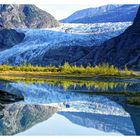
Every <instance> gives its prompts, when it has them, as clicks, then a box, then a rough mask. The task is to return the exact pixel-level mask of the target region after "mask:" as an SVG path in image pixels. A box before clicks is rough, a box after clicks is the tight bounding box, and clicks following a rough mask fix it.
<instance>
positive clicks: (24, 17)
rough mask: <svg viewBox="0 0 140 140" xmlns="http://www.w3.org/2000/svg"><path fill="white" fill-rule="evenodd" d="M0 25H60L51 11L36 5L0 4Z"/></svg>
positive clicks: (12, 26)
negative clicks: (48, 11)
mask: <svg viewBox="0 0 140 140" xmlns="http://www.w3.org/2000/svg"><path fill="white" fill-rule="evenodd" d="M0 25H2V26H4V27H5V28H50V27H56V26H58V25H59V23H58V21H57V20H56V19H55V18H54V17H53V16H52V15H51V14H49V13H47V12H45V11H43V10H41V9H39V8H37V7H36V6H35V5H26V4H24V5H12V4H1V5H0Z"/></svg>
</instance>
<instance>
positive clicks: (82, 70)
mask: <svg viewBox="0 0 140 140" xmlns="http://www.w3.org/2000/svg"><path fill="white" fill-rule="evenodd" d="M0 71H20V72H48V73H57V74H58V73H59V74H76V75H80V74H85V75H105V76H131V75H134V73H133V72H132V71H130V70H128V69H127V67H125V69H124V70H123V71H121V70H119V69H118V68H117V67H115V66H113V65H109V64H102V65H97V66H95V67H92V66H87V67H83V66H82V65H81V66H71V65H69V63H65V64H64V65H63V66H58V67H55V66H46V67H41V66H32V65H31V64H23V65H20V66H9V65H1V66H0Z"/></svg>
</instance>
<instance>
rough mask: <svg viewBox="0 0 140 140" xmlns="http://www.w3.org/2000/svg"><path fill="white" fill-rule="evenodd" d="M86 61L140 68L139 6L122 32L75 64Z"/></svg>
mask: <svg viewBox="0 0 140 140" xmlns="http://www.w3.org/2000/svg"><path fill="white" fill-rule="evenodd" d="M83 62H84V63H85V64H86V62H88V63H91V64H92V65H97V64H101V63H109V64H113V65H115V66H117V67H119V68H124V66H125V65H127V66H128V67H129V68H131V69H135V70H137V69H139V68H140V8H139V10H138V12H137V15H136V18H135V20H134V23H133V25H132V26H130V27H128V28H127V29H126V30H125V32H124V33H122V34H121V35H119V36H117V37H115V38H112V39H110V40H108V41H106V42H105V43H103V44H102V45H101V46H100V47H98V48H95V49H93V50H92V51H91V52H90V53H89V54H88V55H87V56H85V57H84V58H82V59H81V60H80V61H78V62H77V64H82V63H83Z"/></svg>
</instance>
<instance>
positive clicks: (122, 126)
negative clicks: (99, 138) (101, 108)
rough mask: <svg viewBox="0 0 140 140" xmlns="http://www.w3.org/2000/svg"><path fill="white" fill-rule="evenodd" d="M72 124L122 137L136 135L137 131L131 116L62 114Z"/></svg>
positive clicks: (82, 113) (85, 113)
mask: <svg viewBox="0 0 140 140" xmlns="http://www.w3.org/2000/svg"><path fill="white" fill-rule="evenodd" d="M59 114H60V115H62V116H65V117H66V118H67V119H69V120H70V121H71V122H72V123H74V124H77V125H80V126H83V127H87V128H94V129H96V130H100V131H103V132H106V133H111V132H112V133H113V132H115V133H121V134H122V135H129V136H130V135H135V129H134V126H133V122H132V121H131V117H130V116H121V115H120V116H119V115H111V114H107V115H105V114H100V113H99V114H98V113H87V112H60V113H59Z"/></svg>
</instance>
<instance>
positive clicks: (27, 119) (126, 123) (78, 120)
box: [0, 81, 140, 135]
mask: <svg viewBox="0 0 140 140" xmlns="http://www.w3.org/2000/svg"><path fill="white" fill-rule="evenodd" d="M134 87H135V88H136V90H138V89H139V88H138V87H139V84H134V85H132V84H130V85H129V87H127V88H128V89H129V90H132V88H133V89H134ZM0 88H1V89H2V90H6V91H9V92H12V93H14V94H22V95H23V96H24V101H23V102H19V103H14V104H10V105H5V109H3V110H1V114H2V115H1V119H0V128H1V129H0V135H15V134H16V135H139V134H140V133H139V123H138V118H139V114H140V113H139V112H140V111H139V110H140V109H139V108H138V109H136V110H134V109H132V108H131V107H127V106H124V105H121V104H119V103H118V102H116V101H115V100H112V99H111V98H108V97H107V96H103V95H97V94H96V95H95V94H90V93H84V92H82V93H80V92H76V90H77V88H78V87H77V88H74V89H75V90H74V89H73V90H72V88H68V89H67V90H65V89H63V88H62V87H61V86H58V85H50V84H48V83H22V82H16V83H15V82H4V81H1V82H0ZM92 88H94V87H92ZM115 88H117V87H116V86H115ZM119 88H120V87H119ZM127 88H126V87H125V89H127ZM78 89H80V90H81V91H82V89H84V90H85V87H79V88H78ZM89 90H90V89H89ZM92 90H93V89H92ZM78 91H79V90H78ZM116 100H117V99H116ZM136 113H137V114H136Z"/></svg>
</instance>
